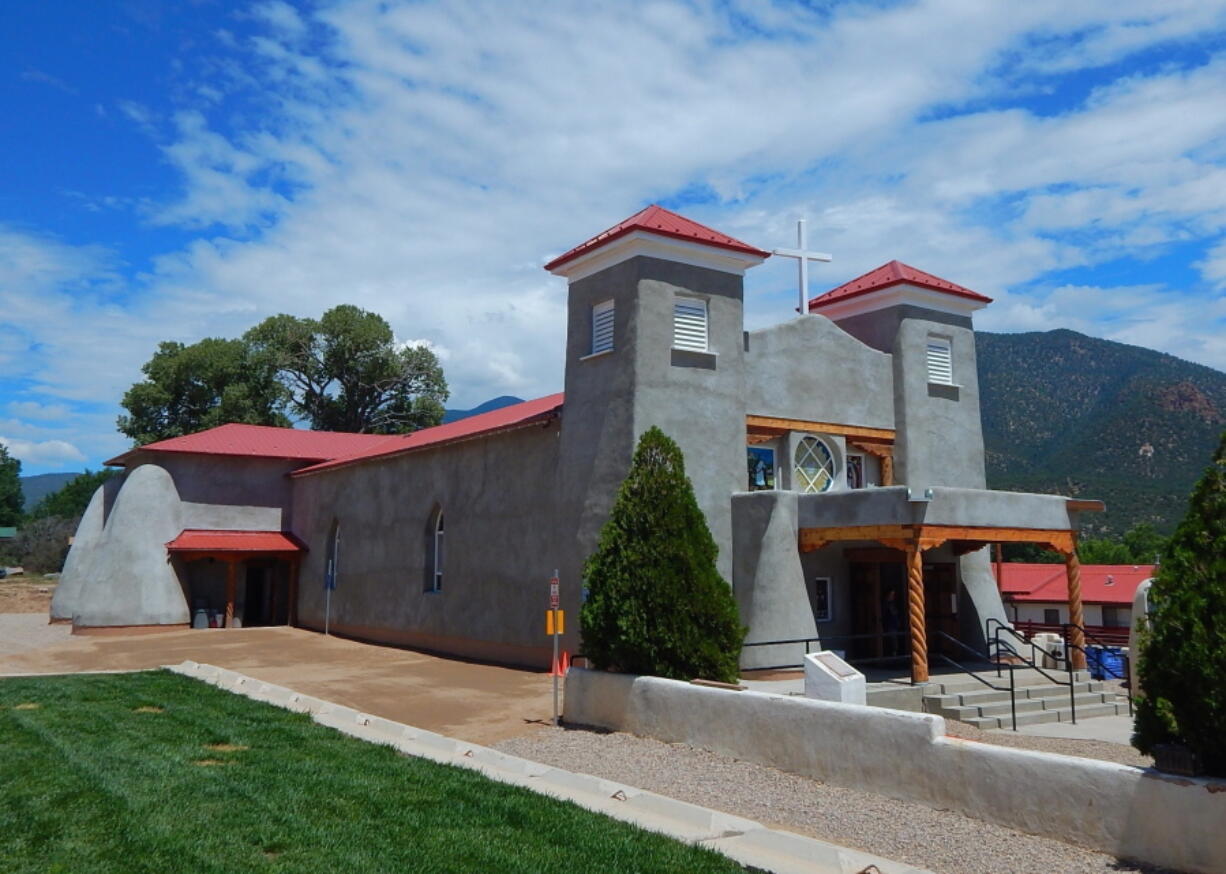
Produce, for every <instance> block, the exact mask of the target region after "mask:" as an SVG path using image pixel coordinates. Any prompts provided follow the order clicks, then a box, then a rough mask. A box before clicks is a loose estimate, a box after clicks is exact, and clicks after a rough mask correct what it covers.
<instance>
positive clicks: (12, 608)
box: [0, 574, 56, 613]
mask: <svg viewBox="0 0 1226 874" xmlns="http://www.w3.org/2000/svg"><path fill="white" fill-rule="evenodd" d="M55 582H56V581H55V580H53V579H52V580H47V579H43V577H41V576H39V575H37V574H35V575H33V576H17V577H5V578H4V579H3V580H0V613H46V612H47V611H48V610H50V609H51V596H52V595H54V594H55Z"/></svg>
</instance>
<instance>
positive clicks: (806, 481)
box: [795, 437, 834, 493]
mask: <svg viewBox="0 0 1226 874" xmlns="http://www.w3.org/2000/svg"><path fill="white" fill-rule="evenodd" d="M795 476H796V482H795V487H796V491H798V492H810V493H811V492H828V491H830V487H831V486H833V485H834V454H833V453H832V452H831V451H830V447H829V446H827V445H826V444H825V443H824V442H822V441H821V440H819V439H817V438H816V437H804V438H802V439H801V441H800V444H799V445H798V446H797V447H796V468H795Z"/></svg>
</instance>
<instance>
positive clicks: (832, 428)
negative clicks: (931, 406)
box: [745, 416, 894, 443]
mask: <svg viewBox="0 0 1226 874" xmlns="http://www.w3.org/2000/svg"><path fill="white" fill-rule="evenodd" d="M745 428H746V430H748V431H749V433H751V434H770V435H772V436H774V435H777V434H786V433H787V432H788V431H804V432H807V433H812V434H837V435H839V436H841V437H852V438H855V439H856V440H862V441H865V442H868V443H893V442H894V431H893V429H890V428H867V427H864V426H863V425H840V424H838V423H836V422H810V421H808V420H805V419H780V418H776V417H774V416H746V417H745Z"/></svg>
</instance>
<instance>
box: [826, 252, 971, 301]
mask: <svg viewBox="0 0 1226 874" xmlns="http://www.w3.org/2000/svg"><path fill="white" fill-rule="evenodd" d="M903 284H906V285H918V286H919V287H920V288H928V289H931V290H933V291H942V292H945V293H946V294H953V295H957V296H958V297H965V298H969V299H970V300H977V301H979V302H981V303H991V302H992V298H990V297H984V296H983V295H982V294H980V293H979V292H977V291H971V290H970V289H969V288H963V287H962V286H961V285H955V284H954V283H952V282H950V281H949V280H948V279H942V278H941V277H939V276H933V275H932V274H931V273H925V272H924V271H923V270H916V269H915V268H914V267H911V266H910V265H907V264H904V263H902V262H901V261H891V262H890V263H888V264H882V265H881V266H880V267H878V268H877V269H876V270H870V271H869V272H868V273H865V274H864V275H863V276H857V277H856V278H855V279H853V280H851V281H850V282H844V283H843V284H842V285H840V286H839V287H838V288H833V289H831V290H830V291H828V292H826V293H825V294H823V295H819V296H817V297H815V298H813V300H811V301H809V310H810V311H812V310H815V309H819V308H820V307H824V306H826V305H827V304H832V303H834V302H836V301H840V300H849V299H850V298H853V297H859V296H860V295H862V294H868V293H869V292H872V291H880V290H881V289H883V288H890V287H892V286H895V285H903Z"/></svg>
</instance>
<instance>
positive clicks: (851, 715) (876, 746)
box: [563, 668, 1226, 874]
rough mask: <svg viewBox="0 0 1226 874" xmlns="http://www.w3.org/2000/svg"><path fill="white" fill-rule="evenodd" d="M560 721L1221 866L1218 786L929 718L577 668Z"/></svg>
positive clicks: (1224, 792) (1100, 843) (1190, 865)
mask: <svg viewBox="0 0 1226 874" xmlns="http://www.w3.org/2000/svg"><path fill="white" fill-rule="evenodd" d="M563 715H564V718H565V720H566V721H567V722H568V723H571V724H579V725H592V726H598V727H601V728H608V729H613V730H617V731H627V732H631V733H633V734H638V735H644V736H647V737H653V738H657V739H659V740H662V741H666V742H670V743H676V742H682V743H688V744H693V745H695V746H700V747H705V748H707V749H711V750H714V751H716V752H720V753H724V754H727V755H732V756H736V757H737V758H740V759H745V760H747V761H752V762H758V763H761V764H765V765H770V766H772V767H776V768H779V769H781V770H784V771H791V772H793V773H796V774H802V775H804V776H807V777H813V778H816V779H819V780H824V781H827V782H830V783H834V784H836V785H840V786H846V787H849V788H854V789H862V790H866V791H869V792H876V793H879V794H881V795H886V796H889V797H892V798H899V799H903V800H907V801H917V802H920V803H922V804H927V805H929V806H932V807H936V808H943V809H949V810H956V811H958V812H960V813H963V814H965V815H967V816H972V817H975V818H978V819H982V820H985V821H988V822H994V823H997V824H999V825H1004V826H1007V827H1009V828H1014V829H1019V830H1021V831H1025V832H1030V833H1033V834H1039V835H1044V836H1047V837H1053V838H1057V839H1059V840H1063V841H1067V842H1068V843H1072V844H1078V845H1081V846H1085V847H1089V848H1091V849H1095V850H1101V851H1104V852H1108V853H1112V854H1114V855H1116V856H1118V857H1121V858H1129V859H1138V860H1141V861H1146V862H1151V863H1154V864H1159V865H1166V866H1170V867H1172V868H1176V869H1178V870H1181V871H1194V872H1204V874H1215V872H1219V874H1220V872H1221V871H1223V870H1226V829H1223V828H1222V824H1223V823H1226V781H1220V780H1216V781H1215V780H1203V779H1195V780H1193V779H1185V778H1177V777H1171V776H1167V775H1163V774H1159V773H1157V772H1155V771H1152V770H1142V769H1140V768H1132V767H1128V766H1125V765H1117V764H1114V763H1110V762H1100V761H1095V760H1091V759H1080V758H1073V757H1070V756H1056V755H1050V754H1047V753H1038V752H1033V751H1030V750H1019V749H1011V748H1008V747H999V746H992V745H990V744H981V743H975V742H973V741H964V740H959V739H957V738H950V737H946V736H945V733H944V720H942V719H941V718H940V717H937V716H931V715H927V714H917V713H905V712H903V711H896V710H884V709H880V708H872V707H859V706H855V705H847V704H833V703H828V702H824V701H811V700H809V699H806V698H799V697H787V696H782V695H769V694H762V693H757V692H736V691H730V690H723V689H712V688H709V687H702V686H695V685H692V684H689V683H681V682H677V681H675V680H663V679H659V678H656V677H634V676H628V675H625V674H608V673H601V672H596V671H585V670H580V669H578V668H573V669H571V671H570V673H569V674H568V676H567V678H566V699H565V708H564V714H563Z"/></svg>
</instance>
